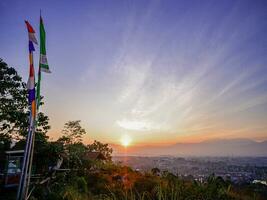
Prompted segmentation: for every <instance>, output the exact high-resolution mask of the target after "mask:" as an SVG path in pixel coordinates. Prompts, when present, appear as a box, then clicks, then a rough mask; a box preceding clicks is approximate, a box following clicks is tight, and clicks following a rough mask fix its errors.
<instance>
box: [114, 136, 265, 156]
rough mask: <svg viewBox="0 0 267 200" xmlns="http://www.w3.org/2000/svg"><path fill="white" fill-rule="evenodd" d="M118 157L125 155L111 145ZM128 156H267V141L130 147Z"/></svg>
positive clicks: (219, 141) (226, 141)
mask: <svg viewBox="0 0 267 200" xmlns="http://www.w3.org/2000/svg"><path fill="white" fill-rule="evenodd" d="M111 146H112V147H113V149H114V153H115V154H116V155H122V154H124V151H123V148H122V147H120V146H119V145H111ZM127 154H128V155H139V156H141V155H143V156H267V141H263V142H256V141H254V140H249V139H218V140H207V141H203V142H199V143H177V144H174V145H170V146H140V147H128V149H127Z"/></svg>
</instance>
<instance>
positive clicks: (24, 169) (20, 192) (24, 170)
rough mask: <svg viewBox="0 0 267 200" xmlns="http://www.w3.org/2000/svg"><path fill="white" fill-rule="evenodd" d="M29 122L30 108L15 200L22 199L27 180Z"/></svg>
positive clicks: (30, 118)
mask: <svg viewBox="0 0 267 200" xmlns="http://www.w3.org/2000/svg"><path fill="white" fill-rule="evenodd" d="M30 107H31V106H30ZM31 120H32V114H31V108H30V117H29V122H30V124H29V131H28V135H27V141H26V146H25V151H24V159H23V165H22V171H21V176H20V182H19V187H18V192H17V200H21V199H22V198H23V190H24V183H25V181H26V178H27V171H28V170H27V168H28V167H27V160H28V151H29V144H30V138H31Z"/></svg>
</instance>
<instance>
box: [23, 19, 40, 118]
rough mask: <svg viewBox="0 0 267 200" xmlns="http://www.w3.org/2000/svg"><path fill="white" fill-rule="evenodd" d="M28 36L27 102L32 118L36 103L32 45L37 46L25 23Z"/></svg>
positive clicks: (29, 28) (32, 31)
mask: <svg viewBox="0 0 267 200" xmlns="http://www.w3.org/2000/svg"><path fill="white" fill-rule="evenodd" d="M25 23H26V26H27V29H28V35H29V61H30V72H29V79H28V83H27V88H28V101H29V105H30V106H31V112H32V117H33V118H34V117H35V115H36V101H35V76H34V66H33V51H35V49H34V45H33V43H35V44H37V40H36V38H35V35H34V33H35V31H34V29H33V28H32V26H31V25H30V23H29V22H28V21H25Z"/></svg>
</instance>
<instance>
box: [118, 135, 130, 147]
mask: <svg viewBox="0 0 267 200" xmlns="http://www.w3.org/2000/svg"><path fill="white" fill-rule="evenodd" d="M120 142H121V145H122V146H124V147H127V146H129V145H130V144H131V142H132V139H131V138H130V137H129V136H128V135H123V136H122V137H121V140H120Z"/></svg>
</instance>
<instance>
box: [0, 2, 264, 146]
mask: <svg viewBox="0 0 267 200" xmlns="http://www.w3.org/2000/svg"><path fill="white" fill-rule="evenodd" d="M40 9H42V15H43V19H44V24H45V28H46V33H47V56H48V62H49V65H50V69H51V71H52V74H48V75H47V74H44V76H43V82H42V94H43V95H44V96H45V99H44V101H45V105H44V106H43V107H42V108H41V110H42V111H43V112H45V113H46V114H47V115H48V116H49V118H50V124H51V126H52V129H51V130H50V131H49V136H50V137H51V138H54V139H56V138H57V137H58V136H59V135H60V131H61V129H62V128H63V125H64V123H65V122H66V121H68V120H77V119H80V120H81V121H82V123H81V124H82V126H83V127H84V128H85V129H86V131H87V135H86V136H85V137H84V140H85V142H91V141H92V140H94V139H97V140H100V141H103V142H109V143H120V140H121V138H122V137H129V138H131V142H132V143H133V144H139V145H141V144H169V143H176V142H197V141H202V140H206V139H216V138H251V139H254V140H260V141H261V140H265V139H267V1H264V0H262V1H260V0H256V1H251V0H249V1H246V0H241V1H236V0H231V1H230V0H229V1H227V0H223V1H213V0H211V1H175V0H173V1H171V0H161V1H160V0H136V1H133V0H114V1H111V0H94V1H67V0H65V1H52V0H50V1H43V0H42V1H35V0H32V1H21V0H17V1H15V0H14V1H8V0H2V1H1V2H0V25H1V31H0V57H1V58H2V59H4V61H5V62H6V63H8V64H9V65H10V66H13V67H15V68H16V69H17V70H18V71H19V73H20V74H21V75H22V76H23V79H24V81H26V80H27V74H28V68H29V67H28V66H29V64H28V49H27V42H28V36H27V30H26V27H25V24H24V20H25V19H27V20H29V22H30V23H31V24H32V25H33V26H34V27H35V30H36V31H37V32H38V33H39V30H38V29H39V27H38V26H39V25H38V22H39V21H38V20H39V12H40ZM38 54H39V53H38V51H37V52H36V53H35V68H36V69H37V63H38V57H39V55H38Z"/></svg>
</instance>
